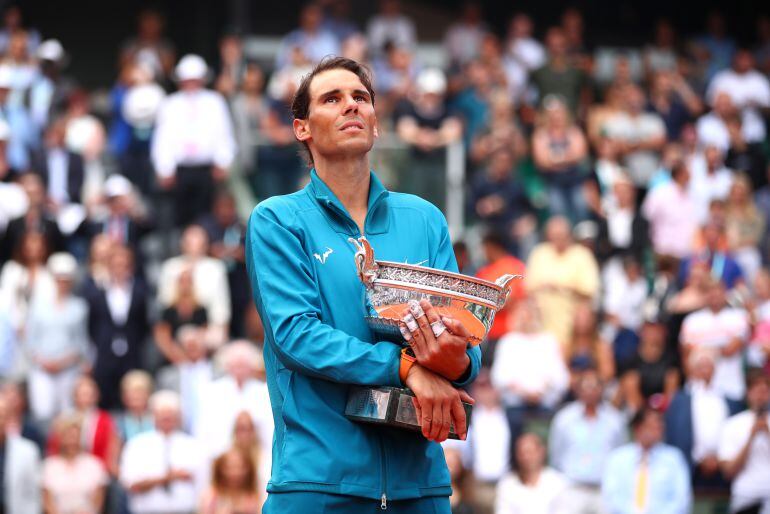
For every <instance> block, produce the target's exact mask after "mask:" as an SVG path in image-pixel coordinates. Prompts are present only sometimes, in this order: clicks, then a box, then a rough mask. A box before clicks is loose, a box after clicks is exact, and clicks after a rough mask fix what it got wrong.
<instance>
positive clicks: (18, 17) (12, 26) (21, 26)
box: [0, 5, 40, 53]
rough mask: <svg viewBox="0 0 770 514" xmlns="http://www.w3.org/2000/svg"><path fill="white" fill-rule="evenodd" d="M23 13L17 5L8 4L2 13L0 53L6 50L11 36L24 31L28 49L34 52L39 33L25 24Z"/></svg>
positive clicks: (38, 42) (37, 43)
mask: <svg viewBox="0 0 770 514" xmlns="http://www.w3.org/2000/svg"><path fill="white" fill-rule="evenodd" d="M24 21H25V20H24V13H22V12H21V8H20V7H19V6H18V5H9V6H8V7H7V8H6V9H5V12H4V13H3V26H2V27H3V28H2V29H0V53H6V52H7V51H8V48H9V45H10V41H11V38H12V37H13V36H14V35H16V34H19V33H25V34H26V36H27V45H28V46H29V50H30V51H31V52H34V51H35V49H37V46H38V45H39V44H40V33H39V32H38V31H37V30H36V29H34V28H32V27H28V26H26V24H25V23H24Z"/></svg>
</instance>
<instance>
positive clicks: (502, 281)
mask: <svg viewBox="0 0 770 514" xmlns="http://www.w3.org/2000/svg"><path fill="white" fill-rule="evenodd" d="M523 278H524V275H511V274H510V273H506V274H505V275H503V276H501V277H500V278H498V279H497V280H495V284H497V285H498V286H500V287H502V288H503V290H502V291H501V292H500V298H498V300H497V308H498V309H502V308H503V305H505V302H507V301H508V297H509V296H510V295H511V282H512V281H513V280H520V279H523Z"/></svg>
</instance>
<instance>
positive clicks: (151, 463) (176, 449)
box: [120, 391, 204, 514]
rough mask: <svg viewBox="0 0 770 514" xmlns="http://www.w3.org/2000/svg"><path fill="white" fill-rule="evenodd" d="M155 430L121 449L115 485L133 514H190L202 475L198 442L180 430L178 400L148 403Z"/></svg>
mask: <svg viewBox="0 0 770 514" xmlns="http://www.w3.org/2000/svg"><path fill="white" fill-rule="evenodd" d="M150 408H151V409H152V413H153V417H154V419H155V429H154V430H153V431H151V432H145V433H143V434H139V435H137V436H136V437H134V438H133V439H132V440H131V441H129V442H128V444H126V447H125V449H124V451H123V455H122V457H121V462H120V481H121V482H122V483H123V485H124V486H125V487H126V489H127V490H128V492H129V507H130V509H131V512H132V513H133V514H152V513H157V512H173V513H177V512H179V513H187V512H194V511H195V509H196V508H197V503H198V491H199V488H200V486H201V485H202V484H201V477H202V472H203V462H204V460H203V454H202V452H201V450H200V446H199V443H198V441H196V440H195V439H193V438H192V437H191V436H189V435H187V434H185V433H184V432H182V431H180V430H179V421H180V415H181V412H180V403H179V397H178V396H177V395H176V394H175V393H172V392H171V391H158V392H156V393H155V394H153V395H152V397H151V398H150Z"/></svg>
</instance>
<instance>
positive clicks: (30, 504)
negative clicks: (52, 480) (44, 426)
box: [0, 397, 42, 514]
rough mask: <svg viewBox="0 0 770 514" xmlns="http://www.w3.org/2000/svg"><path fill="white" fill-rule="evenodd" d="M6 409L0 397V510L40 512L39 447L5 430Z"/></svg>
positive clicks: (14, 513)
mask: <svg viewBox="0 0 770 514" xmlns="http://www.w3.org/2000/svg"><path fill="white" fill-rule="evenodd" d="M9 421H10V409H9V406H8V402H7V401H6V399H5V398H3V397H0V473H2V478H0V512H3V513H6V512H7V513H8V514H17V513H19V514H21V513H30V514H35V513H38V512H40V507H41V505H40V498H41V496H42V494H41V491H40V451H39V450H38V449H37V446H35V443H33V442H32V441H29V440H27V439H24V438H23V437H19V436H16V435H9V434H7V433H6V429H7V427H8V422H9Z"/></svg>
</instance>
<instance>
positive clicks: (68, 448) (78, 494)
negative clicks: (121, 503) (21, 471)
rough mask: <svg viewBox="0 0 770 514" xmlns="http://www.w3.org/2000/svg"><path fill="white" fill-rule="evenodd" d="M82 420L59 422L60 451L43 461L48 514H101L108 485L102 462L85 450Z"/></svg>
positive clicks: (67, 417)
mask: <svg viewBox="0 0 770 514" xmlns="http://www.w3.org/2000/svg"><path fill="white" fill-rule="evenodd" d="M81 421H82V420H81V417H80V416H79V415H77V414H70V415H65V416H62V417H60V418H58V419H57V420H56V423H55V424H54V431H55V434H56V438H57V440H58V443H59V444H58V451H57V452H56V454H53V455H51V456H50V457H48V458H46V459H45V461H43V477H42V486H43V505H44V509H45V513H46V514H99V513H101V512H102V507H103V505H104V497H105V491H106V488H107V483H108V480H109V479H108V476H107V472H106V471H105V470H104V466H103V465H102V463H101V462H100V461H99V459H97V458H96V457H94V456H93V455H91V454H89V453H88V452H86V451H84V450H83V449H82V448H81V445H80V440H81Z"/></svg>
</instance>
